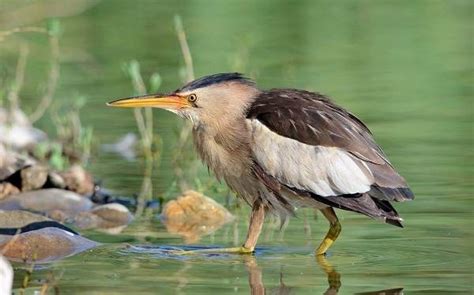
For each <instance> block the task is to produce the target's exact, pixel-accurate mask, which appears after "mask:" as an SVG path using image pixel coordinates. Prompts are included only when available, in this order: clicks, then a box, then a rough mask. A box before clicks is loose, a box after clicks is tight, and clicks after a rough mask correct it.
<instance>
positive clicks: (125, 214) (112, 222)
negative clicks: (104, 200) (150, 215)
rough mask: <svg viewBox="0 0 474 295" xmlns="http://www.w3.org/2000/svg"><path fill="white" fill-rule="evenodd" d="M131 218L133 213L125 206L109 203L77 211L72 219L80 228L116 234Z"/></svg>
mask: <svg viewBox="0 0 474 295" xmlns="http://www.w3.org/2000/svg"><path fill="white" fill-rule="evenodd" d="M132 220H133V215H132V213H130V211H129V210H128V208H127V207H125V206H123V205H121V204H118V203H111V204H105V205H100V206H97V207H95V208H94V209H92V210H91V211H89V212H81V213H79V214H78V215H77V216H76V218H75V219H74V224H75V225H76V226H77V227H79V228H81V229H99V230H105V231H106V232H108V233H113V234H116V233H119V232H121V231H122V230H123V229H124V228H125V227H126V226H127V225H128V224H129V223H130V222H131V221H132Z"/></svg>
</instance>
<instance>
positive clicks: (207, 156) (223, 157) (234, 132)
mask: <svg viewBox="0 0 474 295" xmlns="http://www.w3.org/2000/svg"><path fill="white" fill-rule="evenodd" d="M193 135H194V143H195V145H196V149H197V151H198V153H199V155H200V157H201V159H202V160H203V161H204V162H205V163H206V164H207V166H208V167H209V168H210V169H211V170H213V171H214V173H215V174H216V176H217V177H218V178H224V179H226V180H227V178H229V177H239V176H240V175H242V174H243V173H247V172H248V171H247V169H248V167H250V165H249V161H250V148H249V147H250V145H249V142H250V132H249V130H248V128H247V126H246V124H245V117H243V116H241V117H240V116H239V117H235V118H232V119H230V120H229V119H228V120H226V121H222V122H214V124H205V123H204V124H200V125H196V126H195V127H194V129H193Z"/></svg>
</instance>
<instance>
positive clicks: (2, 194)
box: [0, 182, 20, 200]
mask: <svg viewBox="0 0 474 295" xmlns="http://www.w3.org/2000/svg"><path fill="white" fill-rule="evenodd" d="M19 192H20V190H19V189H18V188H17V187H16V186H14V185H13V184H11V183H9V182H0V200H3V199H4V198H6V197H7V196H9V195H13V194H17V193H19Z"/></svg>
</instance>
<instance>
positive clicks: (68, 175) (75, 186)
mask: <svg viewBox="0 0 474 295" xmlns="http://www.w3.org/2000/svg"><path fill="white" fill-rule="evenodd" d="M59 175H61V177H62V178H63V179H64V183H65V185H66V188H67V189H68V190H71V191H73V192H76V193H78V194H80V195H92V193H93V192H94V188H95V184H94V178H93V177H92V175H91V174H90V173H89V172H87V171H86V170H84V168H82V167H81V166H79V165H73V166H72V167H71V168H69V169H68V170H67V171H65V172H61V173H59Z"/></svg>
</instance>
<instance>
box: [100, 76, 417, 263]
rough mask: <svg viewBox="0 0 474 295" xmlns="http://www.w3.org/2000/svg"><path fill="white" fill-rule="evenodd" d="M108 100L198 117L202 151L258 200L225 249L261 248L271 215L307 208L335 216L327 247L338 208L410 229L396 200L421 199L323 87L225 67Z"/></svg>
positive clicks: (250, 199)
mask: <svg viewBox="0 0 474 295" xmlns="http://www.w3.org/2000/svg"><path fill="white" fill-rule="evenodd" d="M108 105H110V106H114V107H155V108H162V109H166V110H168V111H171V112H173V113H175V114H177V115H179V116H180V117H183V118H186V119H189V120H191V121H192V124H193V138H194V143H195V146H196V148H197V151H198V153H199V155H200V157H201V159H202V160H203V161H204V162H205V163H206V164H207V165H208V167H209V168H210V169H211V170H212V171H214V173H215V175H216V176H217V178H219V179H224V180H225V182H226V183H227V184H228V186H229V187H230V188H231V189H232V190H233V191H235V192H236V194H237V195H238V196H239V197H241V198H243V199H244V200H245V201H246V202H247V203H248V204H249V205H250V206H251V207H252V212H251V216H250V225H249V230H248V233H247V239H246V241H245V243H244V244H243V245H242V246H241V247H235V248H227V249H221V250H220V251H219V252H237V253H251V252H253V251H254V249H255V245H256V244H257V239H258V236H259V234H260V232H261V229H262V224H263V221H264V218H265V215H266V214H268V213H275V214H277V215H279V216H280V217H281V218H286V217H287V216H289V215H293V214H294V211H295V209H296V208H298V207H301V206H305V207H313V208H317V209H319V210H320V211H321V212H322V213H323V215H324V216H325V217H326V218H327V219H328V221H329V224H330V228H329V231H328V233H327V235H326V236H325V238H324V240H323V241H322V243H321V245H320V246H319V247H318V248H317V249H316V254H318V255H321V254H324V253H326V251H327V249H328V248H329V247H330V246H331V244H332V243H333V242H334V241H335V240H336V238H337V237H338V235H339V233H340V231H341V225H340V223H339V221H338V218H337V216H336V214H335V212H334V209H333V208H337V209H343V210H349V211H354V212H357V213H362V214H364V215H367V216H369V217H372V218H374V219H378V220H382V221H384V222H386V223H388V224H392V225H395V226H399V227H402V224H401V221H402V219H401V218H400V217H399V215H398V213H397V212H396V211H395V209H394V208H393V207H392V205H391V204H390V201H396V202H399V201H405V200H411V199H413V198H414V196H413V193H412V192H411V190H410V189H409V188H408V185H407V183H406V182H405V180H404V179H403V177H401V176H400V175H399V174H398V173H397V172H396V171H395V169H394V167H393V166H392V164H390V162H389V160H388V159H387V157H386V156H385V154H384V153H383V151H382V149H381V148H380V147H379V146H378V145H377V144H376V143H375V141H374V139H373V138H372V134H371V132H370V131H369V129H368V128H367V127H366V126H365V125H364V123H362V122H361V121H360V120H359V119H357V118H356V117H355V116H354V115H352V114H351V113H349V112H348V111H346V110H344V109H343V108H341V107H340V106H337V105H336V104H334V103H333V102H332V101H331V100H330V99H329V98H328V97H327V96H325V95H322V94H319V93H314V92H308V91H304V90H297V89H271V90H260V89H259V88H257V87H256V85H255V83H254V82H253V81H251V80H250V79H247V78H245V77H244V76H242V75H241V74H239V73H222V74H215V75H210V76H205V77H202V78H199V79H197V80H194V81H192V82H190V83H188V84H186V85H185V86H183V87H181V88H179V89H178V90H176V91H174V92H172V93H170V94H167V95H154V94H152V95H144V96H139V97H130V98H124V99H119V100H115V101H112V102H110V103H108ZM216 251H217V250H216Z"/></svg>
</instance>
